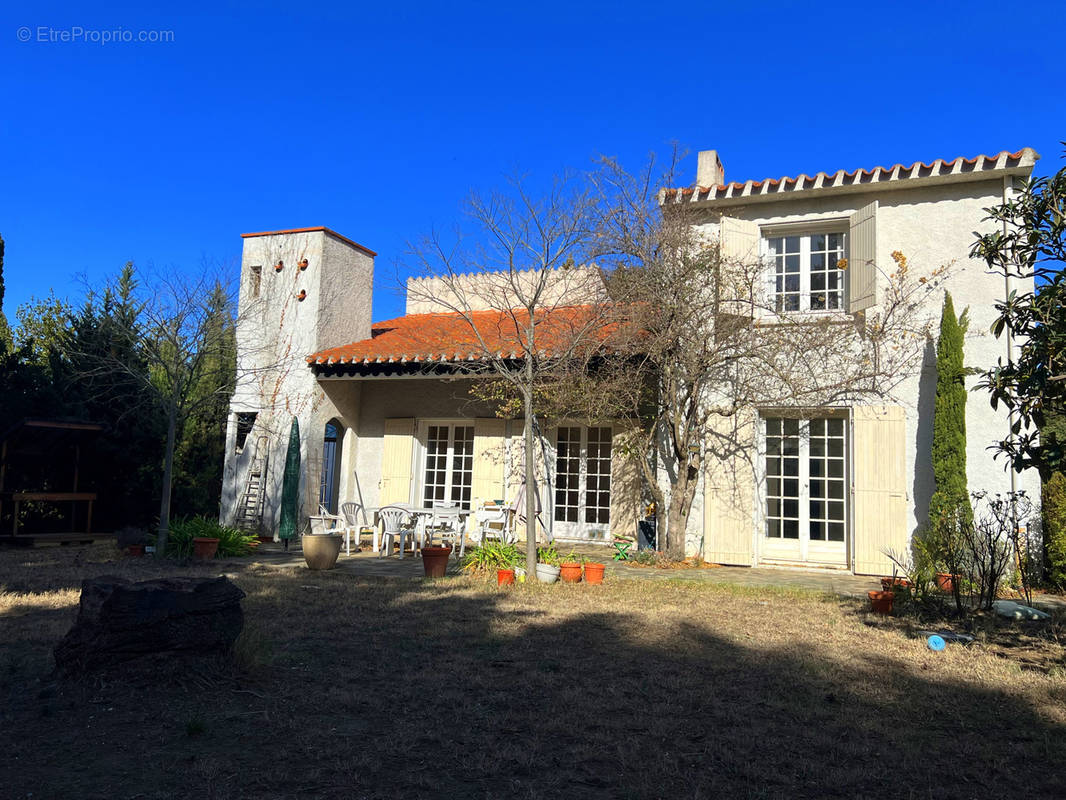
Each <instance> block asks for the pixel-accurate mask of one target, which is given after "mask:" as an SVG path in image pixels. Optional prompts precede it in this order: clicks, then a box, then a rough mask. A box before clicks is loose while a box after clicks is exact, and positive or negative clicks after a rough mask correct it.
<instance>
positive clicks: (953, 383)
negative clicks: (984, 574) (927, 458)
mask: <svg viewBox="0 0 1066 800" xmlns="http://www.w3.org/2000/svg"><path fill="white" fill-rule="evenodd" d="M967 324H968V320H967V313H966V311H963V312H962V316H961V317H956V316H955V306H954V304H953V303H952V301H951V295H950V294H949V293H947V292H945V293H944V308H943V311H942V313H941V316H940V338H939V339H938V340H937V344H936V401H935V407H934V413H933V477H934V479H935V481H936V491H935V492H934V493H933V497H932V499H931V500H930V502H929V517H930V522H931V523H932V525H933V527H934V530H935V529H937V528H938V527H939V526H942V525H943V524H944V523H945V522H946V521H951V520H955V521H957V522H959V523H963V524H968V523H970V522H971V521H972V520H973V509H972V508H971V506H970V496H969V488H968V484H967V481H966V383H965V378H966V368H965V366H964V364H963V337H964V335H965V333H966V328H967Z"/></svg>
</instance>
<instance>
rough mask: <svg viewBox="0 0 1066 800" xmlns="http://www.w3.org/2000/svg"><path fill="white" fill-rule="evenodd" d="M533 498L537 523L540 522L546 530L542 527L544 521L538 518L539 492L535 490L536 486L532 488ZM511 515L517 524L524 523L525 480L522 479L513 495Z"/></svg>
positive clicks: (539, 510) (539, 509)
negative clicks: (535, 505)
mask: <svg viewBox="0 0 1066 800" xmlns="http://www.w3.org/2000/svg"><path fill="white" fill-rule="evenodd" d="M533 496H534V499H535V501H536V504H537V521H538V522H540V525H541V527H542V528H545V530H547V528H546V527H545V525H544V521H543V520H542V519H541V518H540V512H541V508H540V492H538V491H537V490H536V484H534V487H533ZM511 514H512V516H513V517H514V519H515V520H516V521H517V522H522V523H524V522H525V521H526V479H525V478H523V479H522V484H521V485H520V486H519V487H518V491H517V492H516V493H515V498H514V500H512V501H511Z"/></svg>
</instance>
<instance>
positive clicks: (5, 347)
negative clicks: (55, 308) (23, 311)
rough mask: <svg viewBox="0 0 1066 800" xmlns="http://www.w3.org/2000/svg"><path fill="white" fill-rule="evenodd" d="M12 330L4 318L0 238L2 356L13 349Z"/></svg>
mask: <svg viewBox="0 0 1066 800" xmlns="http://www.w3.org/2000/svg"><path fill="white" fill-rule="evenodd" d="M12 346H13V345H12V337H11V328H10V326H9V325H8V324H7V317H5V316H4V237H3V236H0V354H3V353H6V352H8V351H9V350H11V349H12Z"/></svg>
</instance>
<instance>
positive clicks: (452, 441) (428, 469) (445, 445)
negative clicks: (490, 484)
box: [421, 423, 474, 509]
mask: <svg viewBox="0 0 1066 800" xmlns="http://www.w3.org/2000/svg"><path fill="white" fill-rule="evenodd" d="M423 441H424V442H425V463H424V467H423V469H422V497H421V499H422V505H424V506H432V505H434V504H440V503H450V504H453V505H457V506H460V507H461V508H465V509H469V508H470V490H471V486H472V484H473V474H474V426H473V425H463V424H452V423H439V424H438V423H429V424H427V425H426V426H425V434H424V439H423Z"/></svg>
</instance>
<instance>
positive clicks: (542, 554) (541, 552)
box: [537, 545, 559, 567]
mask: <svg viewBox="0 0 1066 800" xmlns="http://www.w3.org/2000/svg"><path fill="white" fill-rule="evenodd" d="M537 562H538V563H540V564H547V565H548V566H549V567H557V566H559V551H558V550H556V549H555V547H554V546H553V545H549V546H548V547H538V548H537Z"/></svg>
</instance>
